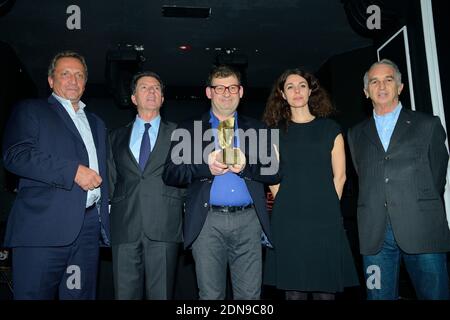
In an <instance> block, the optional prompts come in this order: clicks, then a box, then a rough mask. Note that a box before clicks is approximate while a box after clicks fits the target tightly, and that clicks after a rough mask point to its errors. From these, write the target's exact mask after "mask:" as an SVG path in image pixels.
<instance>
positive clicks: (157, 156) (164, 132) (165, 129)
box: [144, 119, 171, 172]
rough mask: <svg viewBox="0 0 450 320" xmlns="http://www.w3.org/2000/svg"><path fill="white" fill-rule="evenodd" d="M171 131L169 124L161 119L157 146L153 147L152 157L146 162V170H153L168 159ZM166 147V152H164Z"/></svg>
mask: <svg viewBox="0 0 450 320" xmlns="http://www.w3.org/2000/svg"><path fill="white" fill-rule="evenodd" d="M170 134H171V132H170V130H169V126H168V125H167V124H166V123H165V122H164V121H163V120H162V119H161V121H160V123H159V130H158V135H157V138H156V143H155V142H153V143H155V146H154V147H153V150H152V152H151V153H150V158H149V159H148V161H147V163H146V164H145V169H144V172H145V171H147V170H150V171H151V170H153V169H154V167H155V165H157V164H161V163H162V162H164V161H165V160H166V155H167V150H168V148H169V147H170V145H169V144H168V143H167V142H168V141H170V136H169V135H170ZM164 149H165V150H166V152H164Z"/></svg>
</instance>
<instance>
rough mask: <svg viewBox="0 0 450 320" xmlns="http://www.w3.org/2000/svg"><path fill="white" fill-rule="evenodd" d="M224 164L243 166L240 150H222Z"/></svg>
mask: <svg viewBox="0 0 450 320" xmlns="http://www.w3.org/2000/svg"><path fill="white" fill-rule="evenodd" d="M222 154H223V159H222V162H223V163H225V164H226V165H231V166H232V165H235V164H241V157H240V150H239V149H238V148H224V149H222Z"/></svg>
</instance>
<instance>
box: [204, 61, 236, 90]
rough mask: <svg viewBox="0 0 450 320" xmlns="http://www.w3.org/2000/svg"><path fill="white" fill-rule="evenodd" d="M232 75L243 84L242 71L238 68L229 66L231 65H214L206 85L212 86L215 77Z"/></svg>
mask: <svg viewBox="0 0 450 320" xmlns="http://www.w3.org/2000/svg"><path fill="white" fill-rule="evenodd" d="M231 76H235V77H236V78H237V80H238V82H239V83H238V84H241V73H240V72H239V70H238V69H236V68H234V67H232V66H229V65H218V66H214V67H213V68H212V69H211V71H210V72H209V76H208V80H207V83H206V85H207V86H211V85H212V81H213V79H215V78H228V77H231Z"/></svg>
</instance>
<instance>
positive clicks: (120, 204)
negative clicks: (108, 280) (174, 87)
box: [108, 119, 183, 245]
mask: <svg viewBox="0 0 450 320" xmlns="http://www.w3.org/2000/svg"><path fill="white" fill-rule="evenodd" d="M175 127H176V125H175V124H174V123H169V122H166V121H164V120H162V119H161V123H160V127H159V131H158V137H157V139H156V144H155V146H154V148H153V151H152V153H151V155H150V158H149V160H148V161H147V164H146V167H145V170H144V172H141V169H140V168H139V164H138V162H137V161H136V159H135V158H134V156H133V154H132V152H131V150H130V147H129V145H130V137H131V131H132V129H133V122H131V123H129V124H128V125H126V126H124V127H121V128H118V129H116V130H114V131H112V132H111V133H110V135H109V138H110V139H109V140H110V143H109V145H110V147H109V154H108V175H109V185H110V197H111V200H110V201H111V237H112V244H113V245H114V244H120V243H127V242H134V241H137V240H138V238H139V236H140V235H141V233H142V232H144V234H145V235H146V236H147V237H148V238H149V239H151V240H155V241H165V242H181V241H182V227H181V225H182V210H183V190H181V189H179V188H175V187H171V186H167V185H165V184H164V183H163V181H162V178H161V175H162V172H163V169H164V163H165V161H166V157H167V154H168V152H169V147H170V136H171V134H172V131H173V130H174V129H175Z"/></svg>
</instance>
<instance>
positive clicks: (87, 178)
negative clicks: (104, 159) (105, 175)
mask: <svg viewBox="0 0 450 320" xmlns="http://www.w3.org/2000/svg"><path fill="white" fill-rule="evenodd" d="M75 183H76V184H78V185H79V186H80V187H81V188H82V189H83V190H84V191H88V190H94V189H95V188H98V187H99V186H100V185H101V184H102V177H100V176H99V175H98V173H97V172H95V171H94V170H92V169H90V168H88V167H86V166H83V165H81V164H80V165H78V170H77V174H76V175H75Z"/></svg>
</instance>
